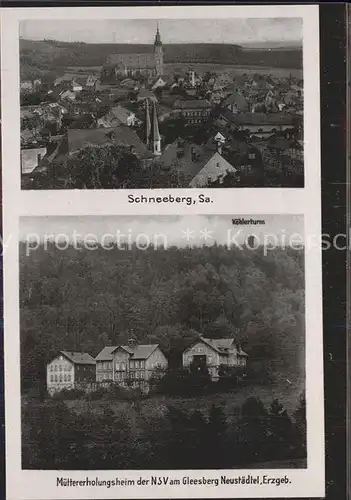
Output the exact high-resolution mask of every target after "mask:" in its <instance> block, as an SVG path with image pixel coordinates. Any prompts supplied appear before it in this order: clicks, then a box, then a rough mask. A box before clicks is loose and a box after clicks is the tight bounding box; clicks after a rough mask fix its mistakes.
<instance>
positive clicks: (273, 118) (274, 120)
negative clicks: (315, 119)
mask: <svg viewBox="0 0 351 500" xmlns="http://www.w3.org/2000/svg"><path fill="white" fill-rule="evenodd" d="M222 116H223V117H224V118H225V119H227V120H228V121H230V122H231V123H233V124H237V125H267V124H269V125H290V126H294V125H296V123H297V122H298V121H300V120H301V119H300V118H299V117H297V116H295V115H290V114H288V113H267V114H266V113H240V114H234V113H231V112H230V111H225V112H224V113H222Z"/></svg>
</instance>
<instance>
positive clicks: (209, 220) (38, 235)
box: [20, 214, 304, 247]
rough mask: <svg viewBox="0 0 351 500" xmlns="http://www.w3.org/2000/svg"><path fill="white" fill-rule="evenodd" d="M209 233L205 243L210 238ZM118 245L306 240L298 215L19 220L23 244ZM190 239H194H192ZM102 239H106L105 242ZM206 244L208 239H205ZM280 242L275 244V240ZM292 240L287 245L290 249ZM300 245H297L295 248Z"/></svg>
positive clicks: (40, 218) (69, 217)
mask: <svg viewBox="0 0 351 500" xmlns="http://www.w3.org/2000/svg"><path fill="white" fill-rule="evenodd" d="M232 219H246V220H260V221H264V224H260V225H258V224H257V225H253V224H251V225H250V224H247V225H241V224H238V225H233V223H232ZM206 231H207V237H206V236H205V235H206ZM117 234H119V238H120V239H119V241H120V242H121V244H122V242H127V243H129V244H131V243H134V242H136V241H138V242H139V244H140V245H143V244H144V243H145V242H147V241H148V242H149V244H150V243H151V244H156V246H166V247H169V246H173V245H175V246H179V247H184V246H188V245H190V246H193V245H195V246H202V245H203V244H204V243H206V244H207V245H212V244H214V243H215V242H216V243H217V244H229V243H234V244H235V243H239V244H240V245H241V244H243V243H244V242H245V241H246V240H247V237H248V236H249V235H250V234H253V235H254V236H256V241H257V243H258V242H260V243H261V244H264V241H265V240H264V238H266V241H267V243H268V244H273V243H276V244H281V243H282V241H283V239H282V238H289V237H291V235H293V234H298V235H299V236H300V242H302V241H303V238H304V224H303V216H300V215H262V214H260V215H255V214H247V215H235V214H233V215H217V216H214V215H211V216H207V215H195V216H191V215H190V216H150V215H145V216H84V217H77V216H64V217H62V216H61V217H52V216H51V217H46V216H41V217H21V219H20V240H21V241H28V240H29V241H37V242H42V241H43V240H44V239H46V240H47V241H48V240H54V241H55V239H56V241H59V242H60V241H74V238H75V239H76V241H82V240H83V239H84V237H86V238H88V239H92V238H91V237H90V236H89V235H93V236H94V240H95V241H97V242H100V243H101V242H103V243H104V244H105V243H107V242H108V241H116V235H117ZM189 234H190V236H189ZM104 235H106V236H105V239H104ZM204 238H205V239H204ZM274 238H276V239H274ZM288 241H289V240H287V241H286V242H285V245H287V246H288V245H289V243H288ZM295 244H296V243H294V245H295Z"/></svg>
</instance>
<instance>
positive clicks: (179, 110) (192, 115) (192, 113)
mask: <svg viewBox="0 0 351 500" xmlns="http://www.w3.org/2000/svg"><path fill="white" fill-rule="evenodd" d="M210 113H211V104H210V102H209V101H207V100H206V99H191V100H187V101H185V100H181V99H177V100H176V101H175V102H174V104H173V114H174V115H175V116H182V117H183V118H185V120H186V121H187V123H189V124H201V123H204V122H206V121H207V120H208V118H209V116H210Z"/></svg>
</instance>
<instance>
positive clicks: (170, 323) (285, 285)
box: [19, 243, 305, 389]
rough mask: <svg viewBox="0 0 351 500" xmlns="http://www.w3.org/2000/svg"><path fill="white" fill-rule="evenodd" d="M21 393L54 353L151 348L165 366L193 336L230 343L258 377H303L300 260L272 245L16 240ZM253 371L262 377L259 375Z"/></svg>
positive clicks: (41, 376) (40, 379)
mask: <svg viewBox="0 0 351 500" xmlns="http://www.w3.org/2000/svg"><path fill="white" fill-rule="evenodd" d="M19 252H20V321H21V367H22V384H23V388H24V389H25V388H29V387H38V386H40V385H42V384H43V383H45V373H46V371H45V370H46V363H47V362H48V361H49V360H50V359H51V357H52V356H54V355H56V353H57V351H58V350H73V351H75V350H77V351H86V352H89V353H90V354H91V355H92V356H96V355H97V354H98V352H100V350H101V349H102V348H103V347H104V346H105V345H117V344H119V343H125V342H126V341H127V340H128V338H130V337H131V336H133V337H134V338H135V339H136V340H137V341H138V342H140V343H158V344H160V347H161V349H162V350H163V352H164V353H165V355H166V356H167V357H168V358H169V362H170V365H172V366H177V364H178V365H179V361H180V357H181V353H182V352H183V350H184V349H185V348H186V347H187V346H188V345H189V344H190V343H191V342H192V341H193V340H194V339H195V338H197V336H198V335H199V334H202V335H204V336H205V337H210V338H220V337H235V338H236V339H237V340H238V342H240V343H241V344H242V346H243V349H244V350H245V351H246V352H247V353H248V354H249V359H250V365H251V367H252V369H253V368H255V369H256V370H258V373H259V375H260V376H261V375H262V376H263V373H265V374H266V375H269V378H270V379H271V380H273V381H276V382H279V381H280V380H281V379H285V378H288V379H289V380H290V381H291V382H296V383H299V382H300V381H303V380H304V338H305V327H304V321H305V320H304V316H305V313H304V308H305V306H304V255H303V251H300V250H293V249H288V248H276V249H274V250H271V251H270V252H268V255H264V252H263V249H262V248H257V249H255V250H252V249H248V248H246V249H245V248H238V247H235V246H234V247H227V246H222V245H213V246H203V247H184V248H178V247H169V248H162V247H161V248H157V249H154V248H153V247H148V248H145V249H141V250H140V249H137V248H136V247H135V246H133V247H128V248H120V247H119V248H117V247H114V248H111V249H110V250H106V249H104V248H101V247H99V248H97V249H95V250H91V249H90V248H81V247H79V249H77V248H75V247H74V246H73V245H72V246H70V247H68V248H67V249H66V250H64V251H63V250H60V249H59V248H57V246H56V245H55V244H54V243H48V244H47V245H46V247H44V245H42V246H39V248H37V249H36V250H35V251H32V252H30V254H29V255H26V253H28V252H26V244H25V243H20V248H19ZM261 372H262V373H261Z"/></svg>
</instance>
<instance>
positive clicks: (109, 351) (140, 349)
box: [95, 344, 159, 361]
mask: <svg viewBox="0 0 351 500" xmlns="http://www.w3.org/2000/svg"><path fill="white" fill-rule="evenodd" d="M158 346H159V344H139V345H136V346H135V347H134V348H133V349H132V348H131V347H130V346H128V345H118V346H106V347H104V348H103V350H102V351H101V352H100V353H99V354H98V355H97V356H96V358H95V360H96V361H112V358H113V353H114V352H115V351H116V350H117V349H123V350H125V351H127V352H128V353H129V354H130V359H147V358H149V357H150V356H151V354H152V353H153V352H154V351H155V349H157V347H158Z"/></svg>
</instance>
